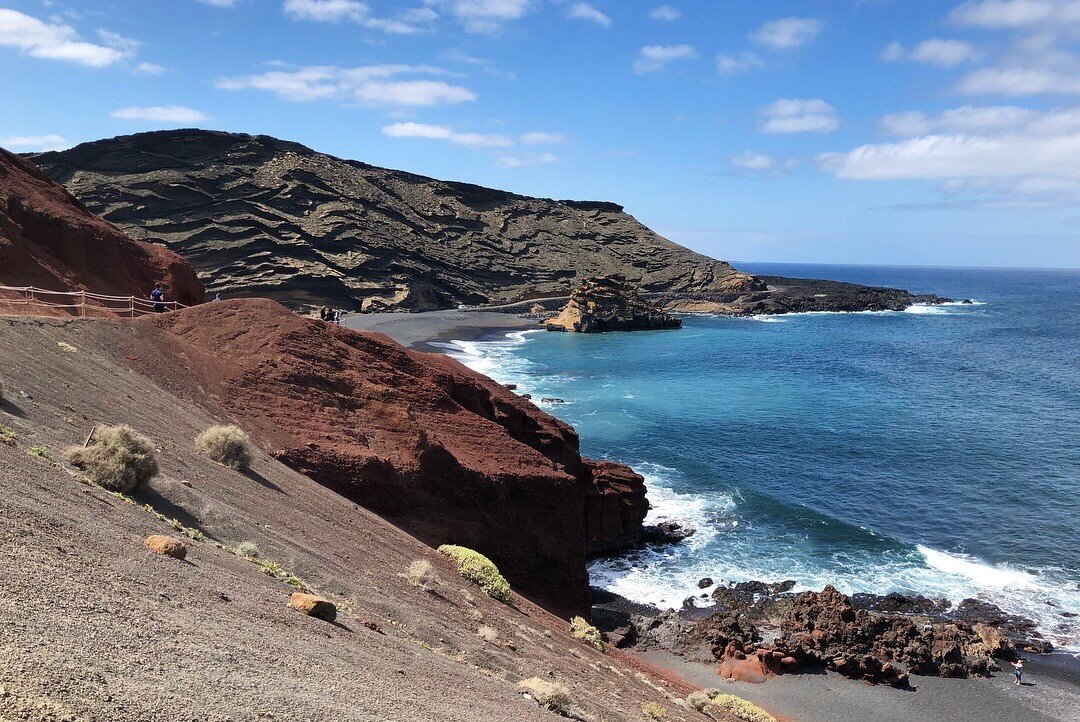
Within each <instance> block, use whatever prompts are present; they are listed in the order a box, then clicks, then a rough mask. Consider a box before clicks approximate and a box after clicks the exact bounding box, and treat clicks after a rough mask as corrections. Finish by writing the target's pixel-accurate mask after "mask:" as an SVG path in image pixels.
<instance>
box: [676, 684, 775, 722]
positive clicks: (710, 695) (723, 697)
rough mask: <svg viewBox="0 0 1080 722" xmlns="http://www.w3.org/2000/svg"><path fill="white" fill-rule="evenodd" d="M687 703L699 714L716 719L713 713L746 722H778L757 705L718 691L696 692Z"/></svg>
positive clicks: (687, 699)
mask: <svg viewBox="0 0 1080 722" xmlns="http://www.w3.org/2000/svg"><path fill="white" fill-rule="evenodd" d="M686 701H687V702H688V703H689V704H690V706H691V707H693V708H694V709H696V710H697V711H698V712H703V713H705V714H707V715H709V716H710V717H713V718H714V719H716V717H715V716H714V715H713V714H711V713H713V712H718V713H721V714H723V713H726V714H728V715H731V716H732V717H735V718H737V719H740V720H743V721H744V722H776V718H775V717H773V716H772V715H771V714H769V713H768V712H766V711H765V710H763V709H761V708H760V707H758V706H757V705H756V704H753V703H751V702H747V701H746V700H745V699H743V698H742V697H736V696H735V695H733V694H723V693H721V692H720V691H719V690H716V689H707V690H704V691H701V692H694V693H692V694H691V695H690V696H689V697H687V698H686Z"/></svg>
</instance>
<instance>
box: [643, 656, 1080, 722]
mask: <svg viewBox="0 0 1080 722" xmlns="http://www.w3.org/2000/svg"><path fill="white" fill-rule="evenodd" d="M640 656H641V657H642V658H643V659H644V660H645V661H647V662H648V663H650V664H653V665H655V666H658V667H663V668H665V669H670V670H671V671H673V672H675V673H676V674H678V675H679V676H680V677H682V678H683V679H684V680H686V681H687V682H690V683H692V684H698V685H701V686H702V687H715V688H717V689H720V690H722V691H724V692H728V693H730V694H734V695H738V696H739V697H742V698H743V699H747V700H750V701H751V702H753V703H754V704H757V705H759V706H760V707H762V708H764V709H766V710H768V711H769V712H772V713H774V714H779V715H783V716H785V717H790V718H791V719H795V720H799V722H826V721H828V722H867V721H868V720H890V721H891V722H925V721H926V720H949V722H986V721H987V720H994V721H995V722H1012V721H1013V720H1015V721H1016V722H1020V721H1021V720H1024V721H1027V722H1046V721H1047V720H1077V719H1080V686H1078V685H1080V681H1078V680H1077V679H1076V675H1075V674H1073V675H1071V676H1072V680H1071V681H1070V680H1069V679H1067V678H1065V677H1066V676H1068V675H1063V674H1062V672H1061V671H1060V670H1056V669H1055V667H1056V665H1054V664H1051V663H1048V662H1047V661H1046V659H1045V658H1043V659H1040V658H1038V656H1037V655H1033V656H1032V657H1030V658H1028V660H1027V662H1026V667H1027V671H1026V674H1025V675H1024V685H1022V686H1019V687H1018V686H1016V685H1015V684H1013V680H1012V674H1011V672H1010V671H1009V670H1008V669H1003V670H1002V671H1001V672H998V673H996V674H995V675H994V676H993V677H991V678H989V679H942V678H940V677H921V676H913V677H912V678H911V683H912V689H909V690H900V689H893V688H892V687H888V686H885V685H876V686H875V685H869V684H866V683H864V682H860V681H857V680H851V679H847V678H845V677H843V676H841V675H839V674H837V673H835V672H826V671H824V670H822V671H820V672H808V673H803V674H792V675H783V676H780V677H774V678H772V679H770V680H769V681H767V682H765V683H763V684H751V683H748V682H728V681H725V680H723V679H721V678H720V677H719V676H718V675H717V674H716V668H715V666H712V665H706V664H701V663H699V662H691V661H688V660H686V659H683V658H681V657H678V656H675V655H673V654H670V653H667V652H656V651H650V652H645V653H642V654H641V655H640ZM1001 664H1003V665H1007V663H1005V662H1002V663H1001Z"/></svg>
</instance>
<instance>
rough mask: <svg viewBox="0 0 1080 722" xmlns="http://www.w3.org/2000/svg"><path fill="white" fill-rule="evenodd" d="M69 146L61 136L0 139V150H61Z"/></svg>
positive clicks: (23, 136) (20, 136)
mask: <svg viewBox="0 0 1080 722" xmlns="http://www.w3.org/2000/svg"><path fill="white" fill-rule="evenodd" d="M70 146H71V144H70V143H68V142H67V140H65V139H64V136H62V135H55V134H51V135H9V136H8V137H6V138H0V148H18V149H19V150H21V151H24V152H25V151H47V150H63V149H65V148H68V147H70Z"/></svg>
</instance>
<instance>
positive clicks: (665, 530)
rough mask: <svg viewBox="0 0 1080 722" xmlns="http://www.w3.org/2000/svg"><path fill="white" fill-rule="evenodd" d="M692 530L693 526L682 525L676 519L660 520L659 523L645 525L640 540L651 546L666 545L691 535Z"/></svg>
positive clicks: (693, 530) (676, 542)
mask: <svg viewBox="0 0 1080 722" xmlns="http://www.w3.org/2000/svg"><path fill="white" fill-rule="evenodd" d="M694 532H695V529H694V528H693V527H689V526H683V525H682V524H680V523H679V522H677V521H662V522H660V523H659V524H651V525H647V526H646V527H645V534H644V536H643V537H642V541H643V542H644V543H645V544H651V545H653V546H667V545H669V544H678V543H679V542H681V541H683V540H684V539H688V538H690V537H692V536H693V535H694Z"/></svg>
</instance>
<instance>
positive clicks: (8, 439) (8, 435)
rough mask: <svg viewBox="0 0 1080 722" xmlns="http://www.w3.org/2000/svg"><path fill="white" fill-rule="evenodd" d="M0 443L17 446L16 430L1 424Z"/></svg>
mask: <svg viewBox="0 0 1080 722" xmlns="http://www.w3.org/2000/svg"><path fill="white" fill-rule="evenodd" d="M0 444H7V445H8V446H15V432H14V431H12V430H11V429H9V428H8V427H6V426H0Z"/></svg>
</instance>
